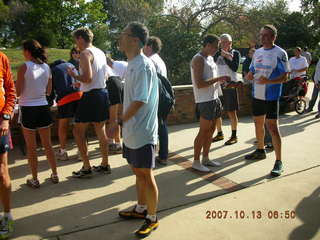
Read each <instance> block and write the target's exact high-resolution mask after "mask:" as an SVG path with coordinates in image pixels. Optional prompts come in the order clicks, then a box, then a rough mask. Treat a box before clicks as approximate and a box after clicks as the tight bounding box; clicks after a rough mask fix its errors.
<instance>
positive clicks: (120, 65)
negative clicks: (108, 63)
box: [112, 61, 128, 80]
mask: <svg viewBox="0 0 320 240" xmlns="http://www.w3.org/2000/svg"><path fill="white" fill-rule="evenodd" d="M127 67H128V63H127V62H125V61H114V62H113V64H112V70H113V72H114V74H115V76H118V77H120V78H121V79H122V80H123V78H124V75H125V74H126V71H127Z"/></svg>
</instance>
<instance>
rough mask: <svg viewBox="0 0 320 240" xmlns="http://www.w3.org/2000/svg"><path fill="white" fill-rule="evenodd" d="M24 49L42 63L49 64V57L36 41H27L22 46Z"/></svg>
mask: <svg viewBox="0 0 320 240" xmlns="http://www.w3.org/2000/svg"><path fill="white" fill-rule="evenodd" d="M22 46H23V49H24V50H27V51H29V52H30V54H31V56H32V57H33V58H34V60H36V61H37V62H40V63H47V62H48V57H47V52H46V50H45V48H43V47H42V46H41V44H40V43H39V42H38V41H36V40H26V41H24V42H23V44H22Z"/></svg>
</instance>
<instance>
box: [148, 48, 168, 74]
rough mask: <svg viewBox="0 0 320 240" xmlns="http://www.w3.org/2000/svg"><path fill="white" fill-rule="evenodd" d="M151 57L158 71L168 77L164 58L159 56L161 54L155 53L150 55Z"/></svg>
mask: <svg viewBox="0 0 320 240" xmlns="http://www.w3.org/2000/svg"><path fill="white" fill-rule="evenodd" d="M150 59H151V60H152V62H153V63H154V66H155V67H156V70H157V73H160V74H161V75H162V76H164V77H165V78H167V67H166V64H165V63H164V61H163V60H162V58H161V57H160V56H159V54H157V53H155V54H153V55H151V56H150Z"/></svg>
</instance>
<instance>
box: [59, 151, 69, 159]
mask: <svg viewBox="0 0 320 240" xmlns="http://www.w3.org/2000/svg"><path fill="white" fill-rule="evenodd" d="M56 158H57V160H59V161H68V160H69V157H68V153H67V152H66V151H65V152H61V151H60V150H59V151H58V152H56Z"/></svg>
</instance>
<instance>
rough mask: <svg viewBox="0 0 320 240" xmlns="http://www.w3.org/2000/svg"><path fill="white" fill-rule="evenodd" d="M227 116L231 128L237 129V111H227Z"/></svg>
mask: <svg viewBox="0 0 320 240" xmlns="http://www.w3.org/2000/svg"><path fill="white" fill-rule="evenodd" d="M228 116H229V119H230V121H231V130H237V126H238V117H237V111H232V112H228Z"/></svg>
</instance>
